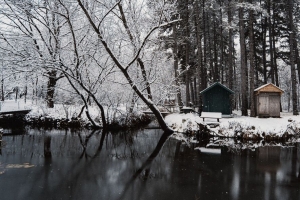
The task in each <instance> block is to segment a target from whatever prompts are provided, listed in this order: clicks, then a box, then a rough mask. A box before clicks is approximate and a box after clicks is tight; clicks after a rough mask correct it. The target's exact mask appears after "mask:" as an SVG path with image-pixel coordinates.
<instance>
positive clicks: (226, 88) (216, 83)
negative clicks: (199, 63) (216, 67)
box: [200, 82, 234, 94]
mask: <svg viewBox="0 0 300 200" xmlns="http://www.w3.org/2000/svg"><path fill="white" fill-rule="evenodd" d="M216 86H221V87H222V88H223V89H225V90H227V91H228V92H229V93H231V94H234V91H232V90H231V89H229V88H228V87H226V86H225V85H223V84H221V83H219V82H215V83H214V84H212V85H211V86H209V87H208V88H206V89H204V90H202V91H201V92H200V94H203V93H205V92H207V91H208V90H210V89H212V88H214V87H216Z"/></svg>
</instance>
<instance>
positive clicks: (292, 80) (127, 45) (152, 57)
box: [0, 0, 300, 131]
mask: <svg viewBox="0 0 300 200" xmlns="http://www.w3.org/2000/svg"><path fill="white" fill-rule="evenodd" d="M299 3H300V2H299V1H297V0H288V1H285V0H266V1H261V0H225V1H223V0H188V1H186V0H177V1H176V0H165V1H160V0H155V1H150V0H143V1H139V0H104V1H93V0H90V1H86V0H72V1H65V0H44V1H42V0H22V1H21V0H19V1H18V0H0V5H1V8H0V10H1V11H0V15H1V19H0V41H1V43H0V53H1V62H0V63H1V74H2V76H1V84H2V85H1V89H2V91H1V94H2V99H3V98H4V97H3V96H4V95H5V93H6V92H8V91H10V90H12V88H15V87H18V88H20V90H22V92H23V93H24V94H26V98H27V99H31V100H32V101H33V102H36V103H45V104H47V106H48V107H53V106H54V104H55V103H57V104H59V103H60V104H80V105H82V111H85V113H86V115H87V116H90V114H89V107H90V106H91V105H95V106H96V107H97V108H98V109H99V110H100V113H101V116H100V118H101V124H102V126H104V127H105V126H106V124H109V123H111V120H112V119H110V118H109V117H108V116H111V115H109V114H108V112H111V113H114V112H118V111H117V110H116V107H117V106H118V105H121V104H122V105H124V106H125V107H126V111H127V112H128V113H132V112H135V111H136V110H138V109H139V105H145V106H147V107H148V108H149V109H150V110H151V111H152V112H153V113H154V115H155V116H156V118H157V119H158V121H159V124H160V126H161V127H162V129H163V130H165V131H170V128H169V127H168V126H167V125H166V123H165V122H164V119H163V117H162V115H161V113H160V111H161V110H160V107H161V106H163V104H164V102H165V100H166V99H170V98H175V99H176V103H177V105H178V106H179V107H182V106H189V105H193V106H194V107H196V108H198V109H199V111H202V109H203V108H202V96H201V95H200V92H201V91H203V90H204V89H205V88H207V87H208V86H210V85H212V84H213V83H215V82H220V83H222V84H224V85H225V86H227V87H228V88H230V89H231V90H232V91H234V92H235V94H234V96H233V97H232V99H231V103H232V108H233V109H236V110H241V111H242V115H244V116H246V115H248V110H249V109H250V116H255V109H254V99H255V96H254V89H255V88H258V87H260V86H261V85H263V84H266V83H273V84H274V85H276V86H278V87H280V88H282V89H283V90H284V91H285V93H284V94H283V96H282V102H283V103H282V105H281V107H282V110H286V111H292V112H293V114H294V115H298V110H299V98H298V96H299V83H298V82H299V80H300V55H299V38H300V37H299V17H300V16H299V8H300V6H299ZM291 105H292V106H291ZM82 111H78V112H79V113H80V114H79V116H80V115H81V113H82ZM89 118H90V120H91V122H92V123H93V125H94V126H97V122H96V121H95V119H93V118H92V117H89Z"/></svg>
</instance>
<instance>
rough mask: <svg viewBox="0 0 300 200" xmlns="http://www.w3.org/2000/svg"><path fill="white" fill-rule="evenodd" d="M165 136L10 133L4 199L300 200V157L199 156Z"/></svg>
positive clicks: (270, 151)
mask: <svg viewBox="0 0 300 200" xmlns="http://www.w3.org/2000/svg"><path fill="white" fill-rule="evenodd" d="M199 145H202V146H203V143H201V144H190V145H186V144H185V143H183V142H180V141H178V140H175V139H173V138H170V137H169V136H168V135H166V134H163V132H162V131H161V130H159V129H144V130H139V131H132V132H119V133H103V132H102V131H95V132H93V131H88V130H84V131H69V130H68V131H66V130H42V129H40V130H39V129H30V128H25V127H24V128H22V129H16V130H8V129H5V134H4V136H3V141H2V147H1V148H0V149H1V151H0V153H1V154H0V199H1V200H23V199H24V200H39V199H43V200H47V199H49V200H52V199H53V200H59V199H63V200H64V199H70V200H71V199H72V200H77V199H78V200H85V199H87V200H94V199H97V200H98V199H101V200H102V199H103V200H106V199H107V200H117V199H120V200H141V199H144V200H148V199H149V200H150V199H151V200H152V199H156V200H160V199H163V200H164V199H166V200H170V199H172V200H177V199H178V200H185V199H186V200H200V199H201V200H203V199H204V200H211V199H230V200H237V199H243V200H247V199H249V200H254V199H264V200H274V199H278V200H285V199H300V162H299V161H300V150H299V147H300V146H299V144H297V143H296V144H294V145H293V146H294V147H280V146H265V147H259V148H256V149H252V150H243V151H241V152H238V153H237V152H233V151H229V150H228V148H227V147H221V148H218V149H215V151H211V152H210V151H208V152H203V151H202V152H200V151H199V150H195V148H196V147H197V146H199Z"/></svg>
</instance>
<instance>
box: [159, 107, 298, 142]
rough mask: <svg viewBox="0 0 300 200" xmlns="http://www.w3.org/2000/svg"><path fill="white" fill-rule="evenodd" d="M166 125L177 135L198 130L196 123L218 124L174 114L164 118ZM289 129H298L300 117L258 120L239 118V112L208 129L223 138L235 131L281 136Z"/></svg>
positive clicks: (190, 115) (213, 120)
mask: <svg viewBox="0 0 300 200" xmlns="http://www.w3.org/2000/svg"><path fill="white" fill-rule="evenodd" d="M165 120H166V123H167V124H168V125H169V126H170V127H171V128H172V129H173V130H174V131H175V132H178V133H184V132H187V131H191V130H192V131H195V130H198V125H197V123H202V124H205V125H208V127H209V125H210V124H211V123H213V124H216V123H218V122H217V120H216V119H209V118H207V119H205V122H203V120H202V119H201V118H200V117H199V116H198V115H197V114H193V113H189V114H178V113H174V114H171V115H168V116H166V118H165ZM288 126H289V127H293V130H295V129H297V130H298V129H299V128H300V117H299V116H293V115H292V113H286V112H284V113H281V117H280V118H258V117H246V116H241V115H240V112H237V111H235V114H234V115H233V117H232V118H222V119H220V122H219V126H218V127H216V128H210V127H209V128H210V130H211V131H213V132H214V134H216V135H218V136H223V137H234V134H235V133H236V131H237V130H239V131H240V132H244V133H245V132H246V131H247V132H249V133H251V134H260V135H261V134H263V133H264V134H265V135H277V136H282V135H283V134H284V133H285V132H286V131H287V129H288Z"/></svg>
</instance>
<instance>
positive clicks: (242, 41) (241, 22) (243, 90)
mask: <svg viewBox="0 0 300 200" xmlns="http://www.w3.org/2000/svg"><path fill="white" fill-rule="evenodd" d="M240 3H243V0H240ZM244 24H245V23H244V8H243V7H240V8H239V32H240V51H241V94H242V109H241V110H242V116H247V115H248V112H247V108H248V105H247V90H248V89H247V80H246V79H247V76H246V72H247V63H246V52H245V50H246V44H245V27H244Z"/></svg>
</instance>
